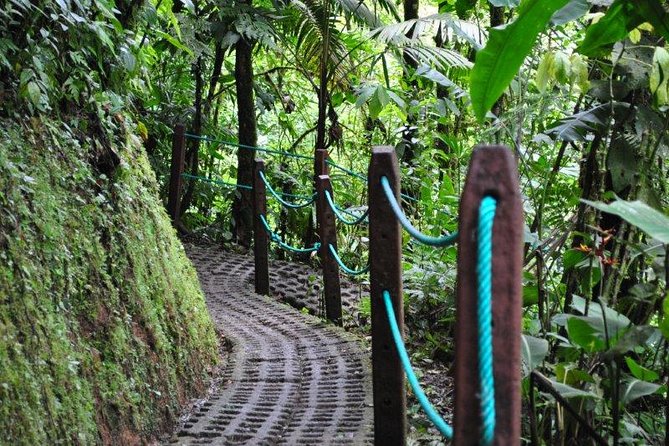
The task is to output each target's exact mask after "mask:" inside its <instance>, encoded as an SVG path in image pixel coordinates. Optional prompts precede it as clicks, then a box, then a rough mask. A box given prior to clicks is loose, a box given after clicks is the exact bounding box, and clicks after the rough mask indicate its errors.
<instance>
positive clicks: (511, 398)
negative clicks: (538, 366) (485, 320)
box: [454, 146, 523, 445]
mask: <svg viewBox="0 0 669 446" xmlns="http://www.w3.org/2000/svg"><path fill="white" fill-rule="evenodd" d="M487 195H489V196H493V197H494V198H496V199H497V211H496V214H495V220H494V224H493V239H492V240H493V241H492V243H493V246H492V255H493V257H492V321H493V331H492V334H493V355H494V360H493V369H494V377H495V408H496V413H497V417H496V428H495V440H494V444H495V445H511V444H520V392H521V389H520V380H521V376H520V373H521V365H520V336H521V330H520V328H521V326H520V322H521V310H522V301H521V290H522V289H521V271H522V252H523V251H522V250H523V239H522V235H523V216H522V206H521V201H520V189H519V187H518V174H517V170H516V162H515V160H514V157H513V153H512V152H511V151H510V150H509V149H508V148H506V147H504V146H480V147H477V148H476V149H474V153H473V154H472V158H471V161H470V163H469V173H468V175H467V180H466V183H465V187H464V190H463V193H462V197H461V199H460V222H459V232H460V237H459V246H458V279H457V282H458V296H457V320H456V331H455V354H456V357H455V420H454V421H455V426H454V443H455V444H463V445H469V444H478V443H479V441H480V436H481V434H480V427H481V416H480V410H481V409H480V401H479V399H478V398H477V395H478V394H479V393H480V390H479V387H480V386H479V379H478V373H477V370H478V356H477V355H478V333H477V331H478V330H477V322H476V321H477V311H476V309H477V300H478V298H477V283H478V281H477V277H476V262H477V258H476V246H477V242H476V240H477V239H476V230H477V225H478V215H479V206H480V203H481V200H482V199H483V197H485V196H487Z"/></svg>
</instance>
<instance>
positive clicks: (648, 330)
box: [611, 325, 657, 355]
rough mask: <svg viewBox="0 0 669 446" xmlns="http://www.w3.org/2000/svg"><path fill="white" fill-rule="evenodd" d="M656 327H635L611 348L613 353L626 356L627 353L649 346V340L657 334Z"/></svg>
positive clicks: (626, 332)
mask: <svg viewBox="0 0 669 446" xmlns="http://www.w3.org/2000/svg"><path fill="white" fill-rule="evenodd" d="M656 330H657V329H656V328H655V327H651V326H648V325H635V326H632V327H630V328H629V329H628V330H625V332H624V333H623V335H622V336H620V338H618V339H617V340H616V341H615V345H614V346H613V347H612V348H611V353H613V354H616V355H624V354H625V353H627V352H630V351H634V350H635V349H636V348H637V347H640V346H645V345H646V344H648V339H649V338H650V337H651V336H653V335H654V334H655V332H656Z"/></svg>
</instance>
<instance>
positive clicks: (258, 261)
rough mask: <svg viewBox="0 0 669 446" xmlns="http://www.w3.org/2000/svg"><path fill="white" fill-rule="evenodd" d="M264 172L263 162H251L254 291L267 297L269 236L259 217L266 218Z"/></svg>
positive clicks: (259, 160)
mask: <svg viewBox="0 0 669 446" xmlns="http://www.w3.org/2000/svg"><path fill="white" fill-rule="evenodd" d="M264 170H265V163H264V162H263V160H261V159H258V158H256V159H255V160H254V161H253V257H254V259H255V274H254V276H255V289H256V293H258V294H264V295H266V296H268V295H269V259H268V254H267V248H268V244H269V235H268V234H267V231H266V230H265V227H264V226H263V224H262V221H261V220H260V216H261V215H262V216H264V217H265V218H267V197H266V195H265V183H264V182H263V180H262V178H260V172H262V171H264Z"/></svg>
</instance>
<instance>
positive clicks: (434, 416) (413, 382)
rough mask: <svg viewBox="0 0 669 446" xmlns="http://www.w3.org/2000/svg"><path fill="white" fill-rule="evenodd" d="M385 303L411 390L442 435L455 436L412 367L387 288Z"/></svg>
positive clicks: (384, 291)
mask: <svg viewBox="0 0 669 446" xmlns="http://www.w3.org/2000/svg"><path fill="white" fill-rule="evenodd" d="M383 303H384V304H385V307H386V315H387V316H388V322H389V323H390V331H391V332H392V334H393V340H394V341H395V347H396V348H397V354H398V355H399V357H400V361H401V362H402V367H403V368H404V373H405V374H406V376H407V381H409V385H410V386H411V390H413V393H414V395H416V399H417V400H418V403H419V404H420V407H422V408H423V410H424V411H425V414H426V415H427V418H428V419H429V420H430V421H431V422H432V423H433V424H434V426H435V427H436V428H437V430H438V431H439V432H441V435H443V436H444V437H446V438H453V428H452V427H451V426H449V425H448V424H447V423H446V421H444V419H443V418H442V417H441V416H440V415H439V414H438V413H437V411H436V410H434V407H432V404H430V401H429V400H428V399H427V396H426V395H425V392H423V389H422V388H421V386H420V383H419V382H418V378H417V377H416V374H415V373H414V371H413V368H412V367H411V361H410V360H409V355H408V354H407V350H406V348H405V347H404V342H403V341H402V335H401V334H400V329H399V327H398V326H397V319H396V318H395V310H393V303H392V300H391V299H390V293H389V292H388V291H386V290H383Z"/></svg>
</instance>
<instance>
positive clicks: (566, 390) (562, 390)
mask: <svg viewBox="0 0 669 446" xmlns="http://www.w3.org/2000/svg"><path fill="white" fill-rule="evenodd" d="M551 384H553V387H555V390H557V391H558V393H559V394H560V395H562V396H563V397H565V398H576V397H580V398H599V396H598V395H596V394H594V393H592V392H587V391H585V390H581V389H577V388H575V387H572V386H569V385H567V384H563V383H560V382H557V381H554V380H551Z"/></svg>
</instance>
